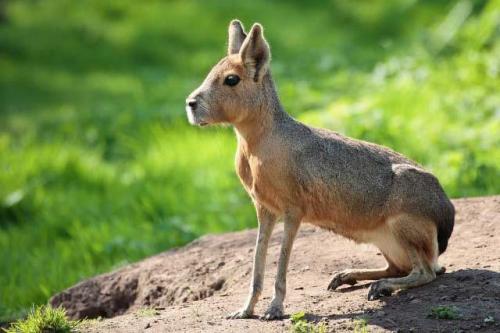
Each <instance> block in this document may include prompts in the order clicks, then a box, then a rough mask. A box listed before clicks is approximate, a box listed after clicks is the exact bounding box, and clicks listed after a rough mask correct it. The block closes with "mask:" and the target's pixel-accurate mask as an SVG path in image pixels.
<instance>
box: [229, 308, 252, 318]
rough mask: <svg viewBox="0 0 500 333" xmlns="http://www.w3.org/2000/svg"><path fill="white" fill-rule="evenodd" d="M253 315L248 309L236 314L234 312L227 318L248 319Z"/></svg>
mask: <svg viewBox="0 0 500 333" xmlns="http://www.w3.org/2000/svg"><path fill="white" fill-rule="evenodd" d="M252 315H253V313H252V312H251V311H248V310H246V309H241V310H238V311H236V312H233V313H231V314H229V315H227V316H226V319H247V318H251V317H252Z"/></svg>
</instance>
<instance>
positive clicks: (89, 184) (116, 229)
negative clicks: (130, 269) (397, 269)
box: [0, 0, 500, 318]
mask: <svg viewBox="0 0 500 333" xmlns="http://www.w3.org/2000/svg"><path fill="white" fill-rule="evenodd" d="M0 10H1V9H0ZM2 17H4V19H3V20H2V21H1V22H0V264H1V268H2V274H0V317H2V318H9V317H12V316H17V315H19V314H22V313H23V312H24V311H25V310H26V309H27V308H29V307H30V306H31V304H33V303H36V304H41V303H44V302H46V301H47V299H48V297H50V296H51V295H52V294H53V293H55V292H57V291H59V290H61V289H63V288H66V287H68V286H70V285H71V284H73V283H75V282H77V281H79V280H80V279H83V278H85V277H88V276H91V275H94V274H96V273H99V272H104V271H107V270H110V269H112V268H114V267H118V266H120V265H123V264H125V263H127V262H131V261H135V260H138V259H140V258H142V257H144V256H147V255H151V254H153V253H157V252H160V251H163V250H166V249H168V248H171V247H174V246H179V245H182V244H185V243H186V242H188V241H190V240H192V239H194V238H195V237H197V236H199V235H202V234H204V233H207V232H222V231H226V230H237V229H242V228H245V227H253V226H254V225H255V217H254V212H253V208H252V205H251V203H250V200H249V199H248V198H247V196H246V194H245V193H244V192H243V189H242V188H241V186H240V185H239V182H238V179H237V177H236V175H235V173H234V171H233V158H234V157H233V156H234V150H235V140H234V137H233V134H232V133H231V130H230V129H228V128H212V129H203V130H200V129H197V128H192V127H189V126H187V125H186V121H185V115H184V98H185V96H186V95H187V94H188V93H189V92H190V91H191V90H192V89H194V88H195V87H196V86H197V85H198V84H199V83H201V81H202V80H203V78H204V76H205V74H206V73H207V72H208V70H209V69H210V68H211V66H212V65H213V64H215V63H216V62H217V61H218V60H219V58H221V57H222V56H224V52H225V43H226V29H227V24H228V22H229V21H230V19H232V18H235V17H238V18H240V19H241V20H243V22H244V23H245V24H246V25H247V28H248V27H249V26H250V25H251V23H253V22H255V21H259V22H261V23H263V24H264V26H265V28H266V36H267V38H268V40H269V41H270V43H271V47H272V52H273V63H272V69H273V73H274V76H275V79H276V81H277V84H278V88H279V91H280V95H281V98H282V102H283V104H284V105H285V107H286V109H287V110H288V111H289V112H290V113H291V114H293V115H294V116H296V117H298V118H300V119H302V120H304V121H305V122H307V123H310V124H314V125H320V126H324V127H328V128H331V129H334V130H337V131H340V132H342V133H345V134H347V135H350V136H354V137H356V138H361V139H365V140H370V141H374V142H376V143H380V144H384V145H387V146H390V147H392V148H394V149H396V150H398V151H400V152H402V153H404V154H406V155H408V156H409V157H411V158H413V159H415V160H417V161H418V162H420V163H421V164H423V165H424V166H426V167H427V168H429V169H430V170H432V171H433V172H435V173H436V174H437V176H438V177H439V178H440V180H441V182H442V184H443V185H444V187H445V189H446V190H447V192H448V194H450V195H451V196H452V197H460V196H473V195H486V194H494V193H500V163H499V161H500V135H499V134H500V94H499V93H498V92H499V88H500V80H499V76H500V75H499V73H500V42H499V39H500V38H499V36H500V28H499V21H500V4H499V1H498V0H491V1H486V0H484V1H480V0H477V1H467V0H463V1H458V2H457V1H431V0H427V1H423V0H421V1H416V0H397V1H372V0H363V1H348V0H336V1H328V2H326V1H319V0H317V1H307V2H306V1H298V0H296V1H276V0H275V1H264V0H258V1H245V2H243V1H240V2H234V1H229V0H222V1H201V0H200V1H193V0H188V1H180V0H179V1H131V0H129V1H118V0H116V1H101V0H93V1H73V0H66V1H63V0H58V1H56V0H45V1H8V2H7V7H6V11H5V13H4V15H2Z"/></svg>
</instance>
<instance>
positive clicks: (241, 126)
mask: <svg viewBox="0 0 500 333" xmlns="http://www.w3.org/2000/svg"><path fill="white" fill-rule="evenodd" d="M262 80H263V81H262V84H263V91H262V99H261V102H260V103H259V104H257V105H255V107H254V109H252V110H249V112H248V114H249V116H248V117H246V118H245V119H243V120H241V121H239V122H237V123H234V124H233V125H234V129H235V132H236V136H237V138H238V144H240V145H244V146H245V148H246V149H245V150H251V149H252V148H254V147H256V146H258V145H259V143H260V142H261V141H262V140H264V139H265V138H266V137H267V136H268V135H269V134H271V132H272V131H273V129H274V128H276V127H277V126H280V125H281V124H283V123H285V122H287V121H289V120H291V119H292V118H291V117H290V116H289V115H288V114H287V113H286V112H285V110H284V109H283V107H282V106H281V103H280V100H279V97H278V93H277V92H276V88H275V87H274V83H273V80H272V78H271V74H270V73H268V74H266V75H265V76H264V78H263V79H262Z"/></svg>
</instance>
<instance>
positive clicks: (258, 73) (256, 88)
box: [186, 20, 271, 126]
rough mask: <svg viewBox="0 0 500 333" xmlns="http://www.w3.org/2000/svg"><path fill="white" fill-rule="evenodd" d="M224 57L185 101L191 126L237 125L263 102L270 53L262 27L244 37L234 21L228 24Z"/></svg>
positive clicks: (238, 25)
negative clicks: (225, 54) (226, 46)
mask: <svg viewBox="0 0 500 333" xmlns="http://www.w3.org/2000/svg"><path fill="white" fill-rule="evenodd" d="M228 39H229V40H228V48H227V56H226V57H224V58H223V59H222V60H220V61H219V63H217V64H216V65H215V66H214V67H213V68H212V70H211V71H210V73H209V74H208V76H207V77H206V78H205V80H204V81H203V83H202V84H201V86H199V87H198V88H197V89H196V90H194V91H193V92H192V93H191V94H190V95H189V96H188V98H187V99H186V112H187V116H188V119H189V122H190V123H191V124H193V125H200V126H203V125H208V124H217V123H230V124H237V123H239V122H242V121H245V119H247V118H249V117H251V116H252V112H255V110H256V109H258V108H259V105H261V104H262V102H263V99H264V98H266V97H265V96H266V95H267V94H266V89H268V88H267V87H266V82H268V81H269V80H270V79H269V75H268V73H269V61H270V59H271V53H270V50H269V45H268V43H267V42H266V40H265V39H264V35H263V29H262V26H261V25H260V24H258V23H256V24H254V25H253V26H252V29H250V32H249V33H248V34H247V33H246V32H245V30H244V28H243V25H242V24H241V22H240V21H238V20H233V21H231V23H230V24H229V37H228Z"/></svg>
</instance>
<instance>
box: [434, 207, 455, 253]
mask: <svg viewBox="0 0 500 333" xmlns="http://www.w3.org/2000/svg"><path fill="white" fill-rule="evenodd" d="M447 201H448V202H447V204H446V205H445V207H444V209H443V212H442V215H441V216H440V219H439V221H437V239H438V248H439V254H442V253H443V252H444V251H446V248H447V247H448V239H450V236H451V233H452V232H453V226H454V225H455V207H454V206H453V204H452V203H451V202H450V201H449V200H447Z"/></svg>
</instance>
